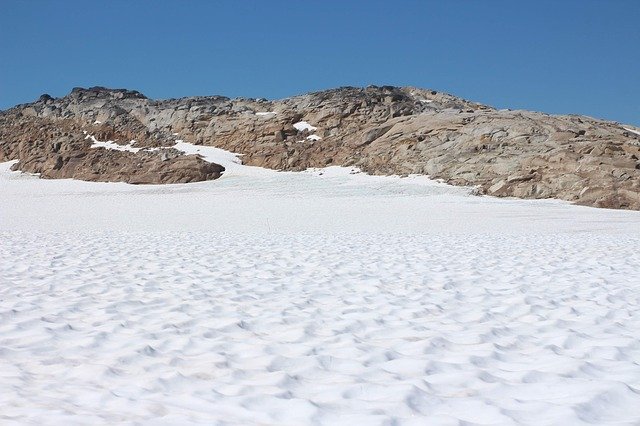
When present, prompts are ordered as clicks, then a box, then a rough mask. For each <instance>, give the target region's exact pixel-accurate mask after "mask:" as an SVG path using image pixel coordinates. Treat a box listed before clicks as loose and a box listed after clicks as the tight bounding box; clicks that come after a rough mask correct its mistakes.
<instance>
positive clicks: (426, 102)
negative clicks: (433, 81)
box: [418, 99, 433, 104]
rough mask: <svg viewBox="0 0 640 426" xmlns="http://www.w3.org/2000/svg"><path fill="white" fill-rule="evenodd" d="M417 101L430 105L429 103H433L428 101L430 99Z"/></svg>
mask: <svg viewBox="0 0 640 426" xmlns="http://www.w3.org/2000/svg"><path fill="white" fill-rule="evenodd" d="M418 100H419V101H420V102H422V103H423V104H430V103H432V102H433V101H432V100H430V99H418Z"/></svg>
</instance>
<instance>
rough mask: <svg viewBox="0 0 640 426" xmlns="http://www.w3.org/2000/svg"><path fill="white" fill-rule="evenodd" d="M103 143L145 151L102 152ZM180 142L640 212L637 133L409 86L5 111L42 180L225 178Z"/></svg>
mask: <svg viewBox="0 0 640 426" xmlns="http://www.w3.org/2000/svg"><path fill="white" fill-rule="evenodd" d="M89 136H93V137H94V138H95V139H96V140H100V141H107V140H108V141H114V142H115V143H118V144H121V145H127V144H131V141H135V143H134V146H135V147H136V148H139V150H137V152H129V151H119V150H110V149H105V148H92V147H91V146H92V140H91V139H90V138H88V137H89ZM176 139H183V140H185V141H187V142H191V143H195V144H200V145H209V146H215V147H218V148H222V149H226V150H229V151H232V152H235V153H238V154H242V155H243V156H242V160H243V163H245V164H248V165H254V166H261V167H268V168H272V169H277V170H304V169H307V168H310V167H325V166H327V165H341V166H353V167H359V168H360V169H362V170H363V171H365V172H367V173H371V174H383V175H388V174H398V175H406V174H425V175H429V176H431V177H433V178H439V179H444V180H445V181H447V182H448V183H451V184H454V185H469V186H475V187H476V188H477V192H478V193H479V194H489V195H495V196H515V197H521V198H558V199H563V200H568V201H572V202H576V203H579V204H583V205H589V206H597V207H609V208H626V209H635V210H640V162H639V160H638V159H639V158H640V131H639V130H638V129H636V128H633V127H631V126H623V125H621V124H619V123H615V122H610V121H604V120H597V119H593V118H589V117H584V116H573V115H571V116H559V115H549V114H543V113H539V112H530V111H511V110H496V109H494V108H491V107H488V106H485V105H481V104H478V103H474V102H469V101H466V100H463V99H460V98H457V97H454V96H451V95H448V94H445V93H441V92H437V91H433V90H424V89H418V88H412V87H402V88H399V87H390V86H382V87H377V86H370V87H366V88H353V87H344V88H339V89H332V90H327V91H322V92H316V93H309V94H305V95H301V96H294V97H291V98H286V99H282V100H277V101H268V100H266V99H244V98H238V99H230V98H227V97H222V96H207V97H189V98H181V99H168V100H152V99H148V98H147V97H145V96H144V95H142V94H141V93H139V92H136V91H130V90H121V89H119V90H113V89H106V88H102V87H94V88H89V89H82V88H76V89H74V90H73V91H72V92H71V93H70V94H69V95H67V96H65V97H62V98H57V99H54V98H52V97H50V96H48V95H43V96H41V97H40V99H38V100H37V101H36V102H33V103H30V104H24V105H18V106H16V107H14V108H11V109H9V110H6V111H2V112H0V161H8V160H19V161H18V163H17V164H16V165H15V166H14V168H15V169H16V170H22V171H25V172H31V173H39V174H40V176H41V177H43V178H76V179H83V180H93V181H124V182H130V183H178V182H195V181H202V180H209V179H215V178H217V177H219V176H220V175H221V173H224V168H223V167H222V166H220V165H217V164H213V163H208V162H206V161H204V160H203V159H202V158H200V157H198V156H195V155H183V154H182V153H181V152H180V151H178V150H176V149H174V148H172V146H173V145H174V144H175V140H176Z"/></svg>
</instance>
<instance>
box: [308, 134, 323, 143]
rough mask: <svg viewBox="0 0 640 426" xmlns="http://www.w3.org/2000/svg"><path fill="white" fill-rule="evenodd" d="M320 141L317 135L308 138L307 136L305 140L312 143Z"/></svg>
mask: <svg viewBox="0 0 640 426" xmlns="http://www.w3.org/2000/svg"><path fill="white" fill-rule="evenodd" d="M321 139H322V138H321V137H320V136H318V135H309V136H307V140H310V141H314V142H315V141H319V140H321Z"/></svg>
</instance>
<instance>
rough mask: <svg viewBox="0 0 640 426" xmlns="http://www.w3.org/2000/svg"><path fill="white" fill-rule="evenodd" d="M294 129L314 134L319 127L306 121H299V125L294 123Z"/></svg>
mask: <svg viewBox="0 0 640 426" xmlns="http://www.w3.org/2000/svg"><path fill="white" fill-rule="evenodd" d="M293 127H294V128H295V129H296V130H297V131H299V132H304V131H305V130H308V131H309V132H313V131H314V130H317V129H318V128H317V127H313V126H312V125H311V124H309V123H307V122H306V121H299V122H297V123H294V124H293Z"/></svg>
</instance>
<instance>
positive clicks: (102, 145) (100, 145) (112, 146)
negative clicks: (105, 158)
mask: <svg viewBox="0 0 640 426" xmlns="http://www.w3.org/2000/svg"><path fill="white" fill-rule="evenodd" d="M85 139H91V141H92V142H93V143H92V144H91V148H104V149H113V150H115V151H128V152H138V151H140V150H141V148H134V147H133V144H134V143H135V142H136V141H131V142H129V143H128V144H127V145H119V144H117V143H115V142H113V141H105V142H101V141H98V140H97V139H96V138H95V137H94V136H91V135H88V136H86V138H85Z"/></svg>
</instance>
